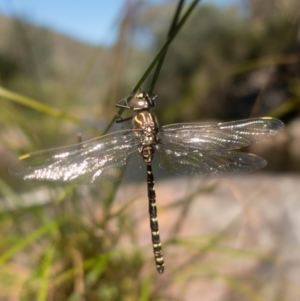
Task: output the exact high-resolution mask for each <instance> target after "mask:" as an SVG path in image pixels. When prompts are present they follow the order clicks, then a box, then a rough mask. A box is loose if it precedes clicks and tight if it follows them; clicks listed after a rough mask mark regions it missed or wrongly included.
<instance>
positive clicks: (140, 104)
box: [129, 92, 157, 111]
mask: <svg viewBox="0 0 300 301" xmlns="http://www.w3.org/2000/svg"><path fill="white" fill-rule="evenodd" d="M156 98H157V95H151V96H150V95H149V94H148V93H146V92H139V93H137V94H136V95H135V96H134V97H133V98H132V99H131V100H130V103H129V106H130V108H132V109H133V110H134V111H142V110H149V109H151V108H154V107H155V100H156Z"/></svg>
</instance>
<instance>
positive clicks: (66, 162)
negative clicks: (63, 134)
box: [10, 130, 139, 184]
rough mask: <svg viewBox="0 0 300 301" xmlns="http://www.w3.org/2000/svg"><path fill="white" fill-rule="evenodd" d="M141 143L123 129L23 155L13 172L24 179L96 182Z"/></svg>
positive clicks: (132, 152)
mask: <svg viewBox="0 0 300 301" xmlns="http://www.w3.org/2000/svg"><path fill="white" fill-rule="evenodd" d="M138 144H139V140H138V139H137V137H136V135H135V134H134V131H133V130H123V131H119V132H115V133H112V134H108V135H105V136H102V137H99V138H96V139H92V140H89V141H86V142H83V143H80V144H75V145H72V146H69V147H62V148H56V149H50V150H45V151H41V152H36V153H32V154H28V155H24V156H22V157H20V159H19V162H18V163H17V164H16V165H15V166H13V167H12V168H11V169H10V172H11V173H12V174H13V175H15V176H17V177H19V178H22V179H24V180H29V179H36V180H50V181H65V182H76V183H81V184H89V183H94V182H96V181H97V180H98V178H99V177H102V176H103V175H104V176H105V175H110V174H111V175H112V172H110V171H112V170H113V169H116V168H119V167H122V166H124V165H125V164H126V162H127V159H128V157H129V156H130V155H132V154H134V153H135V152H137V147H138Z"/></svg>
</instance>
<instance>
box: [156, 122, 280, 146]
mask: <svg viewBox="0 0 300 301" xmlns="http://www.w3.org/2000/svg"><path fill="white" fill-rule="evenodd" d="M282 128H283V123H282V122H281V121H280V120H278V119H275V118H271V117H262V118H253V119H245V120H238V121H232V122H224V123H183V124H172V125H168V126H164V127H162V129H161V130H160V132H159V134H158V139H159V141H160V144H163V145H169V147H170V149H172V147H173V146H176V145H185V146H186V148H190V149H193V148H195V147H196V148H197V149H198V148H199V147H200V148H201V150H220V149H228V150H230V149H238V148H241V147H244V146H247V145H250V144H252V143H255V142H259V141H262V140H265V139H267V138H269V137H272V136H275V135H276V134H277V133H278V132H279V131H280V130H281V129H282Z"/></svg>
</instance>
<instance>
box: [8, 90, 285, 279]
mask: <svg viewBox="0 0 300 301" xmlns="http://www.w3.org/2000/svg"><path fill="white" fill-rule="evenodd" d="M156 99H157V96H156V95H149V94H148V93H146V92H138V93H137V94H135V95H134V96H131V97H126V98H124V99H122V100H120V101H119V102H118V103H117V104H116V107H118V108H122V109H127V110H132V111H133V112H134V113H135V114H134V116H133V117H131V119H132V128H131V129H123V130H120V131H117V132H113V133H110V134H107V135H104V136H101V137H98V138H95V139H92V140H89V141H86V142H82V143H79V144H75V145H71V146H67V147H62V148H57V149H50V150H44V151H40V152H35V153H32V154H26V155H23V156H21V157H20V158H19V161H18V163H16V165H15V166H13V167H12V168H11V169H10V172H11V173H12V174H13V175H14V176H16V177H19V178H21V179H23V180H49V181H63V182H75V183H78V184H92V183H97V182H98V181H99V180H101V179H103V178H105V177H106V176H107V175H108V174H110V171H111V170H112V169H115V168H121V167H125V166H126V164H127V163H128V160H129V158H131V157H133V156H138V157H139V158H142V160H141V161H142V162H144V164H145V165H146V170H147V175H146V179H147V191H148V207H149V216H150V229H151V240H152V246H153V252H154V259H155V263H156V268H157V271H158V273H160V274H162V273H163V272H164V268H165V263H164V256H163V250H162V244H161V239H160V233H159V225H158V218H157V206H156V193H155V187H154V176H153V172H152V162H153V158H154V156H160V161H159V167H161V168H163V169H166V170H168V171H170V172H171V173H174V174H177V175H188V176H193V177H206V178H218V177H223V176H227V175H235V174H244V173H248V172H253V171H256V170H258V169H261V168H263V167H264V166H265V165H266V164H267V162H266V161H265V160H264V159H263V158H260V157H258V156H256V155H253V154H248V153H244V152H239V151H236V150H237V149H239V148H241V147H245V146H248V145H250V144H252V143H256V142H260V141H263V140H265V139H267V138H270V137H273V136H275V135H276V134H277V133H278V132H279V131H280V130H282V128H283V126H284V125H283V123H282V122H281V121H280V120H278V119H275V118H271V117H260V118H252V119H245V120H238V121H231V122H223V123H179V124H171V125H166V126H162V127H160V126H159V125H158V122H157V119H156V117H155V115H154V114H153V113H152V112H151V109H153V108H154V107H155V104H156ZM120 118H121V117H120ZM124 120H125V119H124ZM124 120H122V118H121V119H120V120H119V121H124ZM138 165H139V164H138V163H136V165H135V167H134V168H136V169H139V166H138Z"/></svg>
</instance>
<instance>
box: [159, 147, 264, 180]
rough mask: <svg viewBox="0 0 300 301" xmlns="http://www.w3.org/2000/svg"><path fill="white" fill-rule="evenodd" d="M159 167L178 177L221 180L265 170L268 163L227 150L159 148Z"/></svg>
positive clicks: (250, 155) (248, 155) (249, 155)
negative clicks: (188, 176) (234, 175)
mask: <svg viewBox="0 0 300 301" xmlns="http://www.w3.org/2000/svg"><path fill="white" fill-rule="evenodd" d="M158 151H159V153H160V154H161V161H160V164H159V166H160V167H161V168H163V169H166V170H168V171H170V172H171V173H174V174H177V175H190V176H195V177H206V178H219V177H223V176H226V175H233V174H243V173H249V172H252V171H255V170H258V169H260V168H263V167H264V166H265V165H266V164H267V162H266V161H265V160H264V159H262V158H260V157H258V156H255V155H252V154H247V153H241V152H235V151H227V150H209V151H206V150H205V151H202V150H201V151H200V150H195V149H194V150H191V151H187V149H186V148H184V147H182V148H180V147H177V148H173V149H172V150H171V149H164V148H161V147H160V146H159V148H158Z"/></svg>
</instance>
